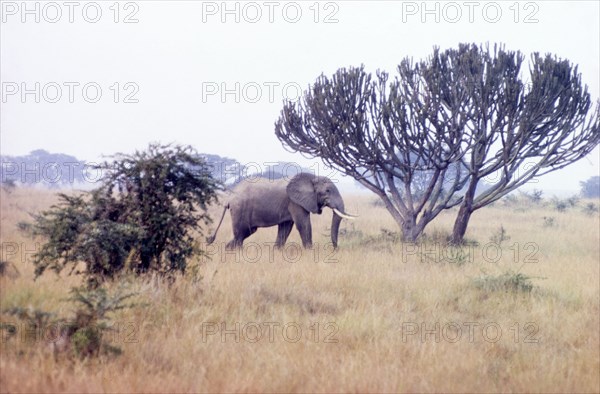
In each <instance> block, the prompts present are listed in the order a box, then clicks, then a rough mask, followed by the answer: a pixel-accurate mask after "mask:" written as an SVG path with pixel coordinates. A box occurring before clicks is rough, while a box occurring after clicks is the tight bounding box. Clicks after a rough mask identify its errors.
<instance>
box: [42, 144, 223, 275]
mask: <svg viewBox="0 0 600 394" xmlns="http://www.w3.org/2000/svg"><path fill="white" fill-rule="evenodd" d="M97 168H98V169H99V170H102V171H104V175H103V177H102V180H101V186H100V187H99V188H98V189H96V190H93V191H91V192H87V193H83V194H80V195H77V196H69V195H66V194H60V195H59V197H60V201H59V203H58V204H57V205H54V206H52V207H51V208H50V210H48V211H45V212H42V213H41V214H39V215H36V216H35V217H34V218H35V221H34V223H33V226H32V233H33V234H34V235H37V236H42V237H44V238H46V239H47V242H46V243H45V244H44V245H42V247H41V248H40V251H39V252H38V253H36V254H35V255H34V258H33V263H34V265H35V273H36V276H39V275H41V274H42V273H44V272H45V271H46V270H47V269H51V270H53V271H56V272H57V273H58V272H61V271H62V270H63V269H64V268H65V267H67V266H70V268H71V271H70V272H75V273H77V274H83V275H85V276H86V277H87V279H88V283H89V284H90V285H91V286H96V285H97V284H98V283H100V282H101V281H103V280H104V279H106V278H111V277H114V276H115V275H116V274H118V273H120V272H122V271H124V270H129V271H133V272H137V273H141V272H148V271H155V272H158V273H160V274H168V275H172V274H174V273H175V272H184V271H185V268H186V259H187V258H188V257H190V256H191V255H193V254H194V253H196V252H198V253H201V251H199V250H197V249H194V235H195V234H194V232H198V233H200V234H201V233H202V228H201V224H208V223H209V222H210V221H211V220H210V217H209V216H208V214H207V213H206V210H207V207H208V205H209V204H211V203H213V202H216V201H217V194H216V193H217V191H218V190H220V189H221V185H220V184H219V183H218V182H217V181H215V180H214V179H213V178H212V176H211V175H210V169H209V168H208V166H207V165H206V164H205V162H204V159H202V158H201V157H200V156H198V155H197V154H195V153H194V151H193V150H192V148H190V147H185V148H184V147H179V146H176V147H171V146H168V145H167V146H160V145H155V144H154V145H150V147H149V148H148V150H147V151H144V152H136V153H134V154H132V155H117V156H116V158H115V160H114V161H113V162H111V163H108V162H105V163H103V164H102V165H100V166H98V167H97ZM80 262H83V263H84V264H85V266H84V269H83V270H78V264H79V263H80Z"/></svg>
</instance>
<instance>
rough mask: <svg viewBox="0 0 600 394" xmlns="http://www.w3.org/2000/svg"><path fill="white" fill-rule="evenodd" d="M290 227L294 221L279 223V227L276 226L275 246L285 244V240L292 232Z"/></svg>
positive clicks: (279, 246) (278, 246)
mask: <svg viewBox="0 0 600 394" xmlns="http://www.w3.org/2000/svg"><path fill="white" fill-rule="evenodd" d="M292 227H294V222H293V221H291V220H290V221H287V222H283V223H279V227H278V228H277V241H275V247H276V248H281V247H282V246H283V245H285V241H287V239H288V237H289V236H290V233H291V232H292Z"/></svg>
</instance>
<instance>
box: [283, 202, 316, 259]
mask: <svg viewBox="0 0 600 394" xmlns="http://www.w3.org/2000/svg"><path fill="white" fill-rule="evenodd" d="M289 210H290V214H291V215H292V219H293V221H294V223H296V228H297V229H298V232H299V233H300V238H301V239H302V246H304V247H305V248H312V227H311V225H310V214H309V213H308V211H307V210H305V209H304V208H302V207H301V206H299V205H297V204H293V203H292V204H290V206H289Z"/></svg>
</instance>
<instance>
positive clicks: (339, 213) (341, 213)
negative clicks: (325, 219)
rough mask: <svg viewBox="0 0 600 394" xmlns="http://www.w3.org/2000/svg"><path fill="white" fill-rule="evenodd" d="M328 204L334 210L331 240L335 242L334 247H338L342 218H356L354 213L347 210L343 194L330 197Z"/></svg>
mask: <svg viewBox="0 0 600 394" xmlns="http://www.w3.org/2000/svg"><path fill="white" fill-rule="evenodd" d="M327 205H328V206H329V207H330V208H331V209H332V210H333V218H332V219H331V242H332V243H333V247H334V248H337V245H338V234H339V232H340V223H341V222H342V218H345V219H354V215H349V214H347V213H346V212H345V209H344V200H342V196H339V195H338V196H336V197H335V198H332V199H330V201H329V204H327Z"/></svg>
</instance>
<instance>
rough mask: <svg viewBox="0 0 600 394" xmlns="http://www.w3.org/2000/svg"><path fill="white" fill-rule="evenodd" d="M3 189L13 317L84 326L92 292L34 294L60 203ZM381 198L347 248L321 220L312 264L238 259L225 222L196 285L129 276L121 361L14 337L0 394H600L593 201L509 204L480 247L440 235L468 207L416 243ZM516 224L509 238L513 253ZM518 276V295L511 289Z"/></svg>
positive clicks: (265, 239) (57, 279)
mask: <svg viewBox="0 0 600 394" xmlns="http://www.w3.org/2000/svg"><path fill="white" fill-rule="evenodd" d="M1 193H2V194H1V196H0V197H1V198H2V200H1V229H0V241H1V243H2V247H3V249H2V259H4V260H8V261H9V262H10V263H11V264H12V265H13V268H16V269H17V270H18V272H19V275H18V276H17V275H16V274H15V273H14V272H13V274H12V275H5V276H3V277H2V278H0V297H1V298H0V309H1V310H5V309H7V308H11V307H15V306H18V307H25V308H28V307H31V308H34V309H39V310H45V311H50V312H54V313H56V314H57V315H60V316H66V315H69V314H70V313H72V305H71V304H69V303H66V302H64V299H65V297H66V296H67V294H68V289H69V288H70V287H71V286H75V285H77V284H78V283H79V279H78V278H77V277H75V276H67V275H66V274H62V275H61V276H56V275H54V274H46V275H44V276H43V277H41V278H39V279H37V280H36V281H33V267H32V264H31V263H30V262H29V260H30V259H31V251H33V250H35V248H36V242H40V240H35V239H31V238H28V237H27V236H26V235H25V234H23V233H21V232H19V231H17V227H16V225H17V223H18V222H20V221H23V220H29V219H30V217H29V213H32V212H37V211H39V210H41V209H44V208H47V207H49V206H50V205H51V204H52V203H53V202H54V201H55V200H56V197H55V196H54V195H53V194H52V193H51V192H48V191H41V190H28V189H16V190H13V191H11V192H10V193H7V192H6V191H4V190H2V192H1ZM373 201H374V199H373V197H368V196H346V207H347V209H348V211H349V212H353V213H358V214H360V218H358V219H357V220H356V221H354V222H353V223H352V224H350V223H348V222H346V221H345V222H344V224H343V233H342V234H341V236H340V248H339V249H338V250H337V251H335V252H332V251H331V250H330V249H329V248H328V247H327V245H326V243H327V242H328V237H327V227H328V225H329V221H330V219H331V212H330V211H327V212H325V213H324V214H323V215H321V216H317V217H315V216H313V230H314V236H313V239H314V242H315V244H316V245H315V250H313V251H304V250H300V249H298V248H297V247H296V245H297V244H299V242H300V239H299V237H298V234H297V233H296V231H295V230H294V232H293V233H292V236H291V237H290V238H291V239H290V241H291V242H293V243H295V244H290V246H289V247H288V248H287V249H285V250H284V251H273V250H272V248H271V242H272V241H273V240H274V239H275V233H276V229H260V230H259V231H258V232H257V233H256V234H254V235H253V236H252V237H251V238H250V239H249V240H248V241H249V242H252V244H250V243H248V246H247V247H246V248H245V249H244V250H243V251H242V252H239V253H238V254H231V253H224V251H223V250H222V248H223V246H224V243H225V242H226V241H227V240H228V239H229V237H230V234H231V229H230V220H229V216H227V217H226V220H225V221H224V226H222V228H221V230H220V233H219V236H218V238H217V243H216V247H215V248H211V249H209V250H208V252H209V253H210V254H211V255H212V259H210V260H207V259H199V258H198V259H196V260H194V261H191V262H190V265H191V267H192V268H193V269H192V270H191V271H190V272H196V275H191V274H189V275H187V276H185V277H180V278H178V279H177V280H176V281H175V282H174V283H173V284H171V285H170V286H169V285H167V284H165V283H160V282H158V281H155V280H141V279H133V278H128V279H127V282H128V283H129V289H130V290H131V291H136V292H138V293H139V294H138V296H137V301H138V302H140V303H143V304H145V306H140V307H137V308H133V309H126V310H123V311H120V312H118V313H117V314H116V315H114V321H115V322H116V323H119V325H120V327H122V328H123V329H122V330H121V332H119V333H116V334H115V335H114V337H113V338H112V341H113V342H114V344H115V345H118V346H120V347H121V348H122V350H123V354H122V355H120V356H118V357H108V356H107V357H100V358H94V359H85V360H77V359H73V358H69V357H63V356H61V355H58V356H57V354H56V353H55V352H54V351H53V350H52V347H51V346H49V344H47V343H45V342H44V341H43V340H40V341H38V343H34V344H31V343H25V342H24V341H21V340H19V338H20V337H19V335H17V336H16V337H13V338H10V339H7V338H6V336H3V337H2V343H1V348H0V391H1V392H77V393H80V392H101V391H106V392H170V391H171V392H240V391H241V392H498V391H502V392H599V391H600V374H599V371H600V310H599V307H600V291H599V286H600V285H599V283H600V263H599V262H600V221H599V216H598V214H597V213H595V214H592V215H586V214H584V213H583V212H582V211H581V206H582V205H583V202H579V203H578V206H576V207H572V208H569V209H567V210H566V211H565V212H557V211H556V210H555V209H554V208H553V206H552V205H551V204H545V205H543V204H537V205H535V204H532V203H526V202H523V201H521V202H514V203H512V204H508V205H507V204H503V203H496V204H495V205H494V206H492V207H489V208H487V209H483V210H481V211H479V212H477V213H476V214H475V215H474V216H473V218H472V220H471V224H470V227H469V230H468V233H467V237H468V238H469V240H471V241H477V242H478V245H477V246H469V247H465V248H463V249H462V250H454V249H452V250H450V249H448V248H445V247H444V246H443V244H442V243H439V242H438V240H440V239H441V238H442V235H443V234H445V233H447V232H449V231H450V229H451V226H452V219H453V217H454V212H447V213H445V214H444V215H442V216H440V217H439V218H438V220H436V221H435V222H434V223H433V224H431V225H430V227H429V228H428V229H427V242H425V243H424V244H422V245H420V246H415V245H405V244H402V243H401V242H396V241H395V239H394V238H395V234H394V233H393V232H394V231H396V230H397V227H396V225H395V223H394V222H393V221H392V219H391V218H390V216H389V215H388V214H387V213H386V211H385V210H384V209H383V208H381V207H379V206H377V205H375V204H373ZM595 203H596V204H597V201H595ZM220 210H221V208H220V207H214V208H213V215H212V216H213V217H217V218H218V216H219V214H220ZM549 218H552V220H550V219H549ZM501 227H503V228H504V229H505V231H506V235H507V236H508V237H510V239H504V240H502V241H501V242H498V241H499V234H500V228H501ZM382 229H384V231H382ZM494 236H495V237H496V238H495V242H494V243H490V242H491V241H490V239H492V238H493V237H494ZM505 238H506V237H505ZM15 245H16V246H17V249H15ZM317 251H318V252H317ZM502 275H504V276H502ZM502 278H505V279H506V278H509V279H513V282H509V283H512V285H514V286H512V287H511V286H509V287H502V286H499V287H498V286H496V287H495V285H496V284H498V283H499V281H501V280H502ZM528 278H532V279H528ZM503 283H504V282H502V283H500V285H502V284H503ZM529 285H533V288H531V289H530V288H528V286H529ZM115 286H117V284H113V285H111V287H115ZM1 318H2V321H7V319H10V317H9V316H6V315H5V314H3V315H1ZM222 324H224V326H223V325H222ZM225 330H227V331H225ZM18 334H19V333H18Z"/></svg>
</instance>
